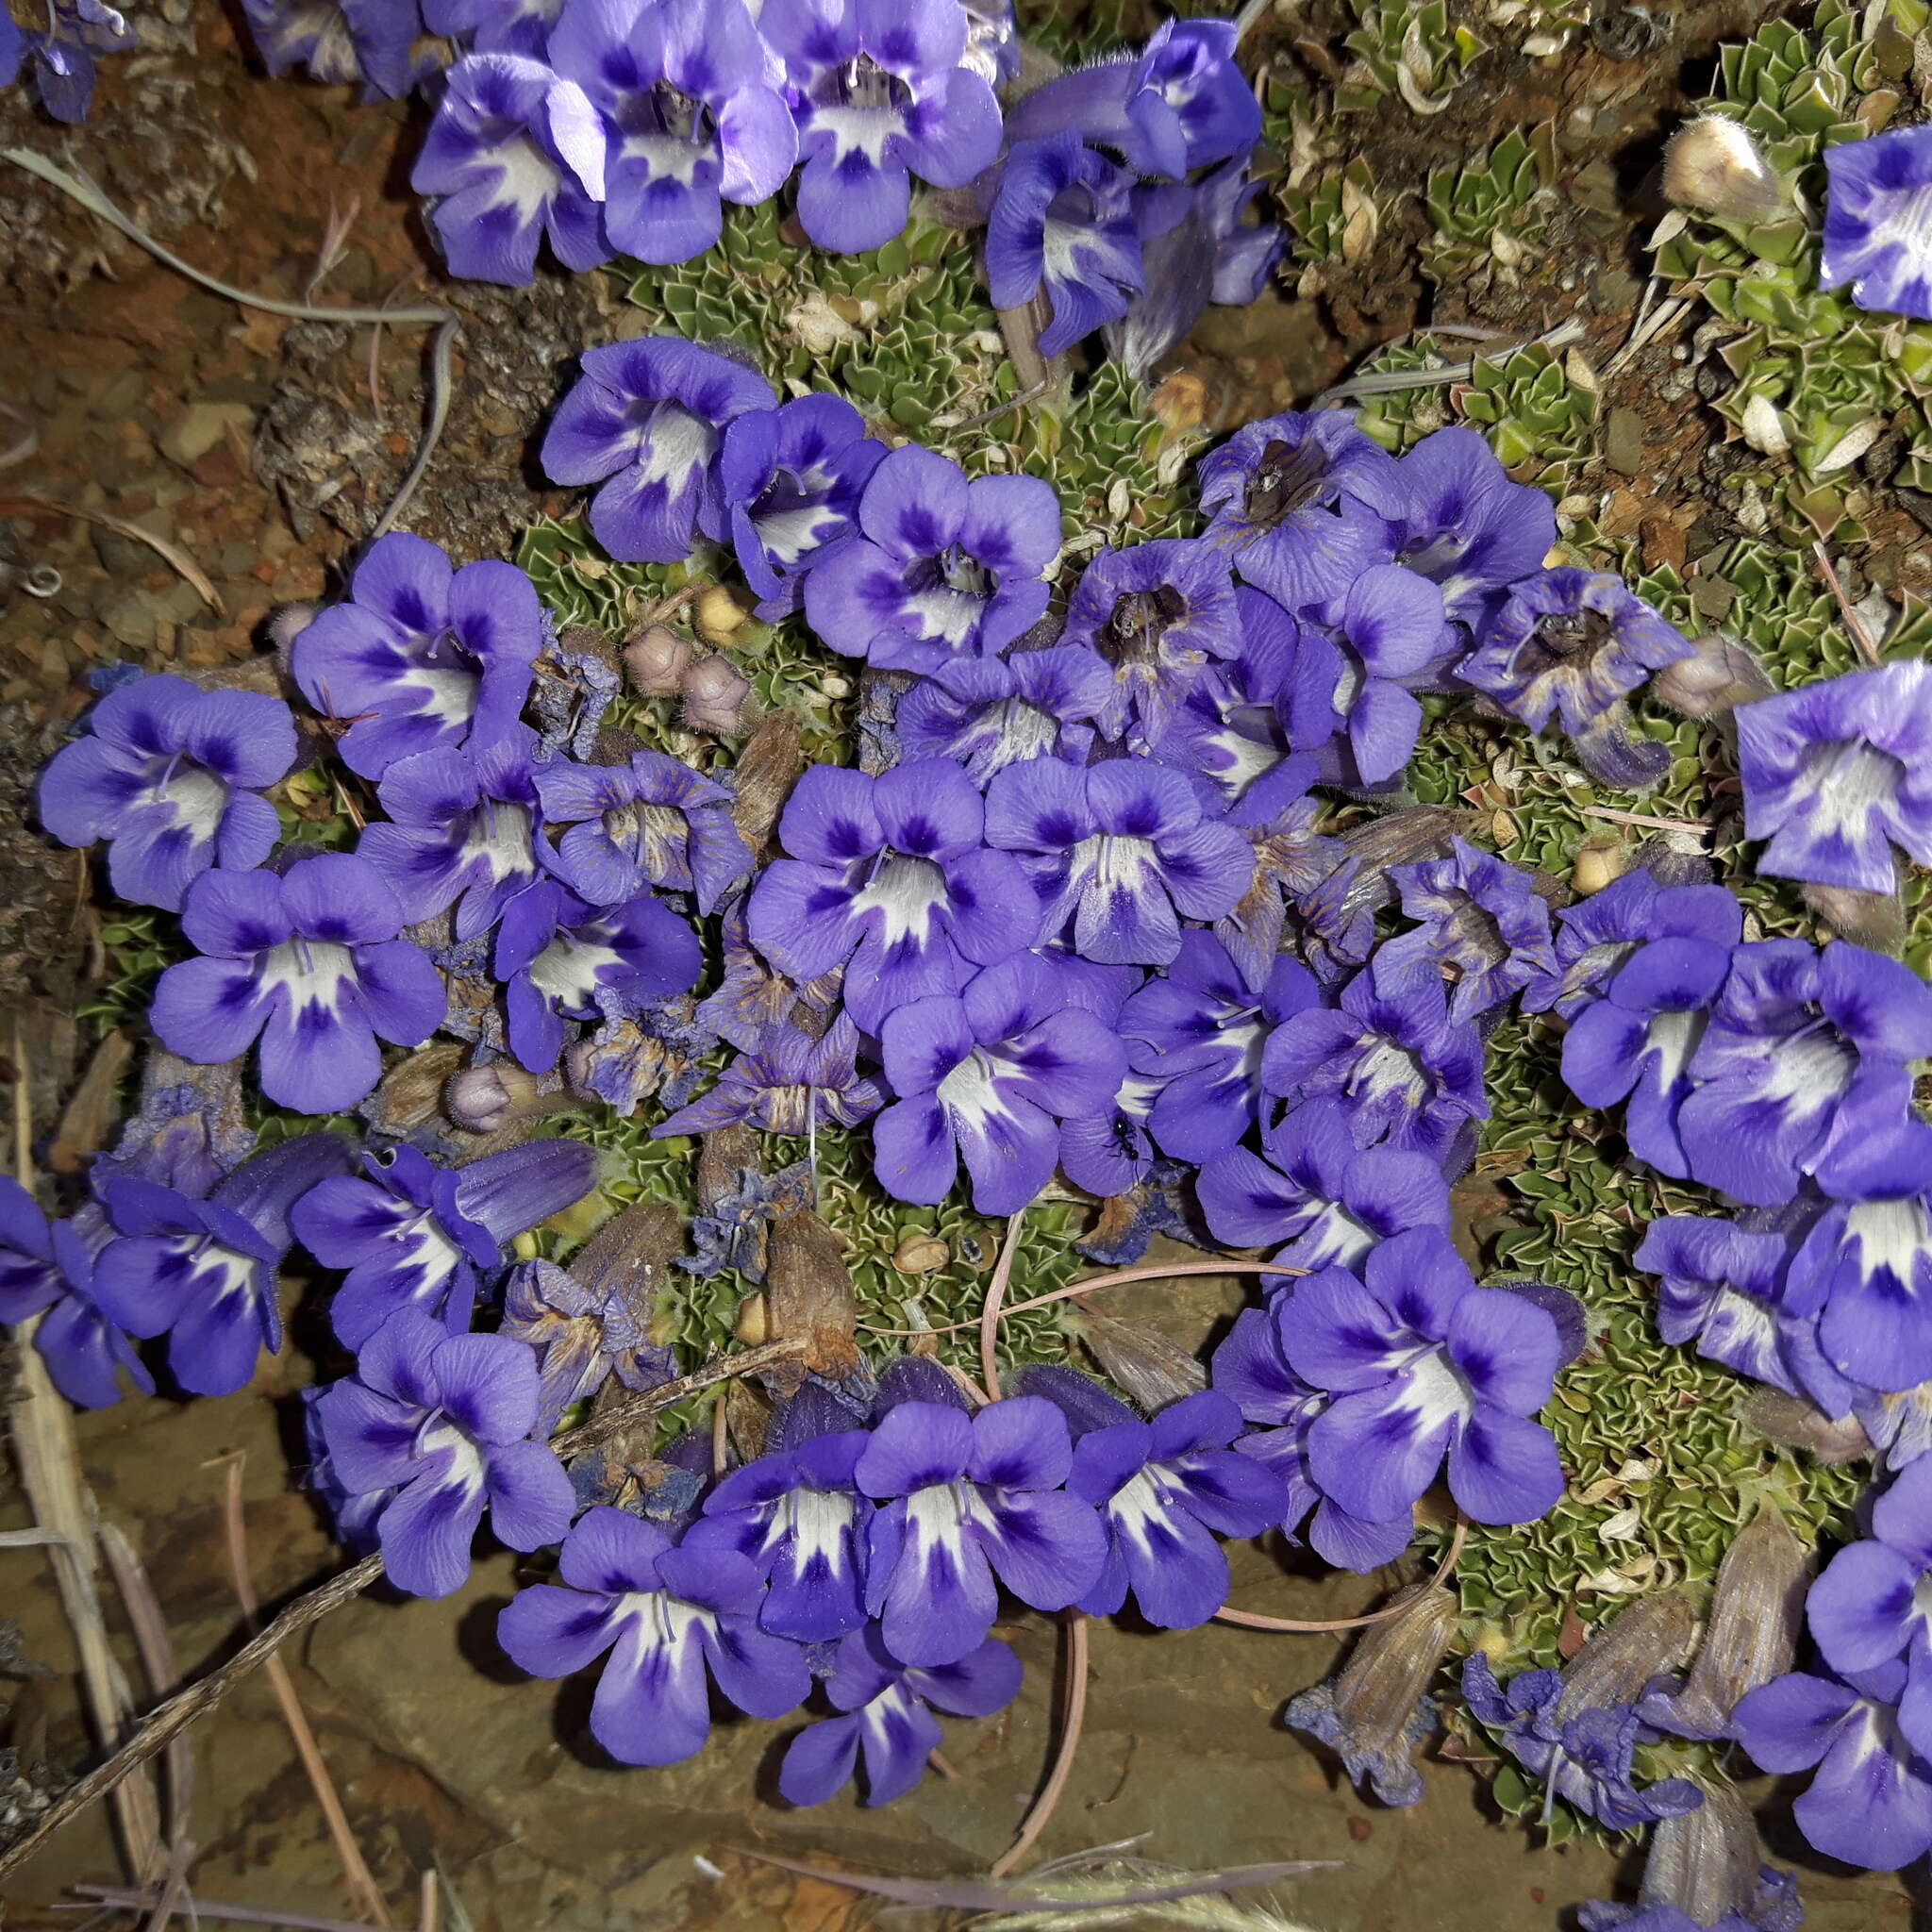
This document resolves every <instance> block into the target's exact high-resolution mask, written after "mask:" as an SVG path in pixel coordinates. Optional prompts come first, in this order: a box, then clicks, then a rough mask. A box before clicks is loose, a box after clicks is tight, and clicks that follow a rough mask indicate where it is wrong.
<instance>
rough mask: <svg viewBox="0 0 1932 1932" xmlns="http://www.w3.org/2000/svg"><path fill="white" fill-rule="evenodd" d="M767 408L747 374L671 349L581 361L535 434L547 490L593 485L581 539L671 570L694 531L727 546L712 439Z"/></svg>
mask: <svg viewBox="0 0 1932 1932" xmlns="http://www.w3.org/2000/svg"><path fill="white" fill-rule="evenodd" d="M776 400H777V398H776V397H775V396H774V394H773V393H772V386H771V384H770V383H768V382H767V381H766V380H765V378H764V377H763V376H762V375H758V373H757V371H756V370H752V369H747V368H746V367H745V366H744V364H743V363H741V362H737V361H734V360H733V359H732V358H730V357H729V356H724V355H720V354H719V353H718V351H717V350H715V349H703V348H700V347H699V346H698V345H697V344H696V343H695V342H687V341H680V340H678V339H676V338H675V337H670V336H655V337H648V338H646V339H644V340H643V341H633V342H608V343H606V344H605V345H604V346H603V347H601V348H595V349H586V350H585V351H584V354H583V374H582V375H580V376H579V377H578V378H577V380H576V382H575V385H574V386H573V388H572V389H571V391H570V392H569V394H567V395H566V396H565V397H564V399H563V401H562V402H561V403H560V404H559V405H558V410H557V414H556V415H555V416H553V417H552V418H551V421H550V427H549V428H548V429H547V430H545V431H544V434H543V449H542V455H541V462H542V465H543V472H544V475H547V476H549V477H550V478H551V479H552V481H554V482H558V483H603V485H604V487H603V488H602V489H601V490H599V491H598V492H597V493H596V495H595V496H593V497H592V498H591V530H592V532H593V533H594V534H595V536H596V539H597V541H598V542H599V543H601V544H602V545H603V546H604V548H605V549H606V550H608V552H609V553H610V555H611V556H612V557H615V558H621V559H622V560H623V561H625V562H626V563H681V562H682V561H683V560H684V559H685V558H687V557H688V556H689V555H690V554H691V533H692V530H693V529H694V528H695V529H701V530H702V531H703V532H704V533H705V535H706V536H708V537H710V538H712V539H714V540H715V541H719V542H724V541H727V540H728V539H729V537H730V534H731V530H730V524H729V520H728V518H727V516H726V513H725V506H724V497H723V495H722V493H721V491H720V489H719V481H718V464H717V457H718V440H719V437H720V435H721V434H722V433H723V431H724V428H725V427H726V426H727V425H729V424H731V423H732V422H734V421H735V420H736V419H737V418H738V417H740V416H742V415H743V414H744V413H745V412H746V411H747V410H750V409H769V408H772V407H773V406H774V403H775V402H776ZM606 478H608V481H606V480H605V479H606Z"/></svg>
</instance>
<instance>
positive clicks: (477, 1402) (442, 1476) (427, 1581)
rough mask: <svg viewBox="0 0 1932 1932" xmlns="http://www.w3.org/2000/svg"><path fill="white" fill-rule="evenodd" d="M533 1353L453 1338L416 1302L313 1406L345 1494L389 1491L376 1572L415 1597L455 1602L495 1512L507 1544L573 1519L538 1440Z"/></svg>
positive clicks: (528, 1544) (549, 1455)
mask: <svg viewBox="0 0 1932 1932" xmlns="http://www.w3.org/2000/svg"><path fill="white" fill-rule="evenodd" d="M537 1402H538V1380H537V1357H536V1356H535V1354H534V1353H533V1352H532V1351H531V1350H530V1349H529V1348H528V1347H527V1346H526V1345H525V1343H523V1342H521V1341H510V1340H509V1339H508V1337H507V1336H502V1335H452V1334H451V1333H450V1332H449V1330H448V1329H447V1328H445V1327H444V1326H443V1325H442V1324H441V1323H440V1322H436V1321H432V1320H431V1319H430V1318H429V1317H428V1316H427V1315H425V1314H424V1313H423V1312H422V1311H421V1310H420V1309H417V1308H404V1309H402V1310H401V1311H400V1312H399V1313H397V1314H394V1315H391V1317H390V1318H389V1320H388V1321H387V1322H386V1323H384V1324H383V1325H382V1326H381V1327H380V1328H378V1329H377V1330H376V1331H375V1334H374V1335H372V1336H371V1337H370V1338H369V1340H368V1341H367V1343H366V1344H365V1345H364V1347H363V1348H362V1350H361V1351H360V1354H359V1355H358V1358H357V1362H356V1373H355V1374H354V1375H353V1376H351V1377H349V1378H348V1379H347V1380H345V1381H341V1382H337V1383H334V1384H332V1385H331V1386H330V1387H329V1388H328V1389H327V1390H326V1391H324V1393H323V1395H322V1397H321V1398H320V1400H319V1401H318V1402H317V1404H316V1411H317V1419H318V1421H319V1423H320V1424H321V1428H322V1437H323V1441H325V1443H326V1444H327V1445H328V1454H329V1461H330V1464H331V1466H332V1468H333V1471H334V1474H335V1477H336V1480H337V1481H338V1482H340V1483H341V1486H342V1487H343V1489H344V1490H345V1491H347V1492H348V1493H349V1494H350V1495H352V1496H357V1495H366V1494H368V1493H370V1492H371V1491H377V1490H389V1491H393V1492H394V1493H393V1494H392V1495H391V1498H390V1500H389V1501H388V1502H387V1503H386V1504H384V1506H383V1507H382V1513H381V1515H380V1516H379V1517H378V1518H377V1519H376V1540H377V1541H378V1543H379V1544H380V1546H381V1549H382V1557H383V1566H384V1568H385V1569H386V1570H387V1571H388V1573H389V1579H390V1581H391V1583H393V1584H394V1585H395V1586H396V1588H397V1589H398V1590H406V1591H408V1592H409V1594H410V1595H411V1596H449V1595H451V1594H452V1593H453V1592H454V1591H458V1590H460V1589H461V1588H462V1586H463V1582H464V1579H465V1578H467V1577H468V1575H469V1574H470V1543H471V1540H472V1539H473V1538H474V1537H475V1534H476V1528H477V1525H478V1524H480V1523H481V1522H482V1520H483V1512H484V1510H485V1509H486V1508H487V1509H488V1510H489V1512H490V1527H491V1530H492V1531H493V1532H494V1534H495V1536H496V1539H497V1541H499V1542H503V1543H507V1544H508V1546H509V1547H510V1548H511V1549H513V1550H535V1549H541V1547H542V1545H543V1544H545V1543H554V1542H556V1541H558V1538H559V1537H561V1536H562V1535H563V1533H564V1531H565V1530H566V1529H567V1528H568V1527H569V1525H570V1519H571V1511H572V1509H573V1507H575V1505H574V1500H573V1498H572V1495H571V1487H570V1478H569V1476H567V1475H566V1474H564V1471H563V1465H562V1463H560V1462H559V1461H558V1459H557V1457H556V1454H555V1453H554V1452H553V1451H552V1450H551V1449H550V1447H549V1446H548V1444H546V1443H542V1442H534V1441H531V1440H530V1431H531V1429H532V1427H533V1426H534V1425H535V1424H536V1421H537Z"/></svg>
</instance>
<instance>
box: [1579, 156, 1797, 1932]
mask: <svg viewBox="0 0 1932 1932" xmlns="http://www.w3.org/2000/svg"><path fill="white" fill-rule="evenodd" d="M1726 125H1736V124H1735V123H1727V124H1726ZM1699 1789H1700V1790H1702V1791H1703V1793H1704V1802H1703V1803H1702V1804H1701V1805H1699V1806H1698V1807H1697V1808H1696V1809H1695V1810H1694V1811H1681V1812H1679V1813H1677V1815H1676V1816H1674V1817H1672V1818H1661V1819H1659V1820H1658V1821H1657V1824H1656V1825H1655V1826H1654V1827H1653V1828H1652V1831H1651V1834H1650V1843H1649V1846H1648V1847H1647V1849H1646V1851H1645V1855H1644V1860H1643V1885H1642V1888H1641V1890H1640V1892H1639V1894H1638V1903H1637V1904H1636V1905H1634V1906H1621V1905H1612V1904H1610V1903H1609V1902H1608V1901H1607V1900H1605V1899H1589V1900H1586V1901H1585V1902H1584V1903H1583V1904H1582V1905H1581V1906H1579V1907H1577V1910H1576V1923H1577V1925H1578V1926H1579V1927H1580V1928H1581V1932H1798V1927H1799V1926H1800V1925H1802V1924H1804V1923H1805V1911H1804V1907H1802V1906H1801V1905H1800V1904H1799V1903H1798V1881H1797V1880H1796V1879H1795V1878H1794V1877H1793V1876H1792V1875H1791V1874H1790V1873H1789V1872H1780V1871H1778V1870H1776V1868H1775V1867H1774V1866H1771V1865H1765V1864H1760V1863H1759V1862H1758V1837H1757V1824H1756V1822H1755V1821H1754V1820H1753V1818H1752V1816H1751V1813H1750V1812H1749V1811H1748V1810H1746V1809H1745V1807H1744V1801H1743V1799H1742V1798H1741V1797H1740V1795H1739V1794H1738V1793H1737V1792H1736V1791H1735V1790H1732V1789H1731V1788H1730V1787H1729V1786H1727V1785H1716V1784H1711V1785H1702V1786H1700V1787H1699Z"/></svg>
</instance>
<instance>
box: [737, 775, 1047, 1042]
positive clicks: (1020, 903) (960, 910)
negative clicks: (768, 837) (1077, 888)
mask: <svg viewBox="0 0 1932 1932" xmlns="http://www.w3.org/2000/svg"><path fill="white" fill-rule="evenodd" d="M985 817H986V813H985V808H984V807H983V806H982V804H981V802H980V797H979V794H978V792H977V791H974V789H973V783H972V780H971V779H969V778H968V777H967V776H966V774H964V773H963V772H962V771H960V769H959V768H958V766H957V765H955V764H953V763H951V762H950V761H949V760H947V759H944V758H922V759H920V760H918V761H917V762H916V763H913V764H906V765H900V766H898V767H896V768H895V769H894V770H892V771H890V772H887V773H885V774H882V775H880V776H879V777H876V778H873V777H868V776H866V775H865V774H863V773H859V772H852V771H845V770H841V769H840V768H839V767H837V766H833V765H814V766H812V767H811V768H810V769H809V770H808V771H807V772H806V774H805V775H804V776H803V777H802V778H801V779H800V780H799V781H798V783H797V785H796V786H795V787H794V788H793V789H792V792H791V797H790V798H789V799H788V800H787V801H786V804H785V811H784V816H783V817H782V818H781V819H780V820H779V822H778V836H779V838H780V840H781V841H782V842H783V844H784V847H785V850H786V851H787V852H788V853H789V854H790V855H791V857H790V858H780V859H775V860H774V861H773V862H772V864H770V865H769V866H767V867H766V868H765V871H764V873H763V874H761V875H760V877H759V879H758V884H757V885H756V886H755V887H754V888H753V889H752V894H751V900H750V905H749V910H748V924H749V925H750V930H751V937H752V940H753V941H754V942H755V943H756V944H757V946H758V949H759V951H760V952H762V953H764V954H765V956H766V957H767V958H770V959H771V960H772V961H773V962H774V964H775V965H776V966H777V967H778V968H779V969H780V970H781V971H782V972H784V973H786V974H790V975H791V978H793V979H794V980H797V981H799V982H801V983H803V982H805V981H807V980H810V979H816V978H817V977H818V976H819V975H820V974H824V973H829V972H830V971H831V970H832V969H833V968H834V967H836V966H838V965H840V964H841V962H845V963H846V971H845V999H846V1007H847V1009H848V1010H849V1011H850V1013H851V1015H852V1018H853V1020H854V1022H855V1023H856V1024H858V1026H859V1027H860V1028H861V1029H862V1030H863V1031H865V1032H868V1033H876V1032H877V1031H878V1030H879V1028H880V1027H881V1025H883V1024H884V1023H885V1021H886V1018H887V1016H888V1015H889V1014H891V1012H892V1011H893V1010H894V1009H895V1008H900V1007H903V1006H904V1005H905V1004H906V1003H907V1002H908V1000H916V999H921V998H924V997H925V996H927V995H929V994H935V993H953V992H957V991H958V990H959V988H960V987H961V986H963V985H964V984H965V983H966V981H967V980H968V978H970V977H971V976H972V974H973V972H974V968H975V967H976V966H980V965H988V964H991V962H992V961H994V960H997V959H1004V958H1008V957H1010V956H1011V955H1012V954H1014V953H1016V952H1019V951H1020V950H1021V949H1022V948H1024V947H1025V946H1028V945H1030V944H1032V942H1033V941H1034V940H1035V939H1036V938H1038V936H1039V932H1040V913H1039V908H1038V904H1037V902H1036V901H1035V899H1034V897H1033V895H1032V893H1031V892H1030V891H1028V889H1027V883H1026V879H1025V876H1024V874H1023V873H1022V872H1021V869H1020V867H1019V865H1018V864H1017V863H1016V861H1015V860H1014V859H1012V858H1010V857H1008V855H1007V854H1006V853H1004V852H990V851H988V850H987V849H986V848H985V846H984V845H983V844H982V843H981V836H982V833H983V831H984V827H985Z"/></svg>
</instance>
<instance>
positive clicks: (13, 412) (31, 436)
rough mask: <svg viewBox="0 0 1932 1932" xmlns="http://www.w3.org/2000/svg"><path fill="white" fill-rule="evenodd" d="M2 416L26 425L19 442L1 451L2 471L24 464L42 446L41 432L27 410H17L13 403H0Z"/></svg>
mask: <svg viewBox="0 0 1932 1932" xmlns="http://www.w3.org/2000/svg"><path fill="white" fill-rule="evenodd" d="M0 416H10V417H11V418H12V419H13V420H14V422H16V423H24V424H25V425H26V430H25V434H24V435H23V436H22V437H21V439H20V441H18V442H10V443H8V446H7V447H6V448H5V449H0V470H6V469H10V468H11V467H12V466H13V465H14V464H15V463H24V462H25V461H26V459H27V458H28V457H30V456H32V455H33V453H34V452H35V450H37V449H39V448H40V446H41V432H40V431H39V430H38V429H36V428H35V427H34V421H33V418H32V417H31V416H29V415H28V414H27V412H26V411H25V409H17V408H14V406H13V405H12V404H11V403H8V402H4V401H0Z"/></svg>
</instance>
